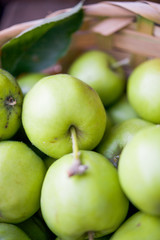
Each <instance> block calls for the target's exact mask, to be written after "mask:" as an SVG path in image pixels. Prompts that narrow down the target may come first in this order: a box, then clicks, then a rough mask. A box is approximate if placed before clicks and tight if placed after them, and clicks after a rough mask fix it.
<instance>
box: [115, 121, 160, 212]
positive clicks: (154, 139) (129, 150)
mask: <svg viewBox="0 0 160 240" xmlns="http://www.w3.org/2000/svg"><path fill="white" fill-rule="evenodd" d="M159 144H160V126H159V125H157V126H151V127H147V128H144V129H142V130H141V131H139V132H138V133H137V134H136V135H135V136H134V137H133V138H132V140H131V141H130V142H129V143H128V144H127V145H126V146H125V148H124V149H123V151H122V153H121V155H120V160H119V165H118V174H119V179H120V184H121V186H122V189H123V191H124V192H125V194H126V196H127V197H128V199H129V200H130V201H131V202H132V203H133V205H135V206H136V207H137V208H138V209H139V210H141V211H143V212H145V213H148V214H151V215H155V216H160V207H159V206H160V194H159V193H160V174H159V173H160V147H159Z"/></svg>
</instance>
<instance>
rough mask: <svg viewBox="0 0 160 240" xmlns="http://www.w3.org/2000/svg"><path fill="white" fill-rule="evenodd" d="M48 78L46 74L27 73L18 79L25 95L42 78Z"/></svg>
mask: <svg viewBox="0 0 160 240" xmlns="http://www.w3.org/2000/svg"><path fill="white" fill-rule="evenodd" d="M44 77H46V74H44V73H27V74H25V75H22V76H20V77H18V78H17V82H18V84H19V86H20V88H21V90H22V93H23V95H26V94H27V92H28V91H29V90H30V89H31V88H32V87H33V86H34V85H35V84H36V83H37V82H38V81H39V80H40V79H42V78H44Z"/></svg>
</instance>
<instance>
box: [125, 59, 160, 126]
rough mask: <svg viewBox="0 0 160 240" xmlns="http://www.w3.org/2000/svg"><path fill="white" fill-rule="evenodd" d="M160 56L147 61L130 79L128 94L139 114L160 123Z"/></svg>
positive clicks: (137, 68)
mask: <svg viewBox="0 0 160 240" xmlns="http://www.w3.org/2000/svg"><path fill="white" fill-rule="evenodd" d="M159 93H160V58H156V59H152V60H148V61H145V62H144V63H142V64H140V65H139V66H138V67H136V68H135V69H134V71H133V72H132V74H131V75H130V77H129V79H128V84H127V96H128V100H129V102H130V104H131V105H132V107H133V108H134V109H135V111H136V112H137V114H138V115H139V116H140V117H141V118H143V119H145V120H148V121H151V122H154V123H160V111H159V109H160V97H159Z"/></svg>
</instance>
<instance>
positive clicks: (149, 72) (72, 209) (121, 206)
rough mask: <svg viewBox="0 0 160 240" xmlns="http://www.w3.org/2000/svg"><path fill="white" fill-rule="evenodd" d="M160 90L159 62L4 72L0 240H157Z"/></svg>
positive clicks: (0, 87)
mask: <svg viewBox="0 0 160 240" xmlns="http://www.w3.org/2000/svg"><path fill="white" fill-rule="evenodd" d="M159 93H160V59H151V60H147V61H145V62H143V63H141V64H140V65H139V66H137V67H136V68H135V69H133V70H132V71H131V73H130V74H129V76H126V74H125V71H124V70H123V66H120V64H119V62H117V61H116V59H115V58H114V57H113V56H111V55H109V54H107V53H106V52H102V51H99V50H90V51H87V52H85V53H83V54H82V55H81V56H79V57H78V58H77V59H75V60H74V62H73V63H72V64H71V65H70V67H69V69H68V72H66V73H60V74H55V75H45V74H43V73H30V74H26V75H24V76H23V75H22V76H20V77H19V78H16V79H15V78H14V77H13V76H12V75H11V74H10V73H8V72H7V71H5V69H0V118H1V121H0V196H1V197H0V239H4V240H29V239H30V240H52V239H57V240H83V239H89V240H93V239H101V240H102V239H110V240H128V239H129V240H139V239H141V240H149V239H154V240H159V239H160V126H159V123H160V94H159Z"/></svg>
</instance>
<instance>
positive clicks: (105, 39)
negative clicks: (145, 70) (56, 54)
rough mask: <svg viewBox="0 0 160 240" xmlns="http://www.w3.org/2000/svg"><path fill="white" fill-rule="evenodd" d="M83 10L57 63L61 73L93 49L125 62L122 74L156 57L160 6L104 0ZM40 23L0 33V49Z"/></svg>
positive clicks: (159, 49)
mask: <svg viewBox="0 0 160 240" xmlns="http://www.w3.org/2000/svg"><path fill="white" fill-rule="evenodd" d="M83 9H84V14H85V17H84V21H83V24H82V27H81V29H80V30H79V31H78V32H76V33H75V34H74V35H73V38H72V44H71V47H70V49H69V51H68V54H67V55H66V56H65V57H64V58H63V59H61V60H60V64H61V65H62V71H63V72H65V71H66V69H67V67H68V65H69V64H70V63H71V61H72V60H73V59H74V57H76V56H77V54H80V53H81V52H83V51H85V50H88V49H93V48H94V49H95V48H96V49H101V50H104V51H107V52H108V53H111V54H112V55H113V56H115V57H116V59H117V60H121V59H128V60H129V61H130V65H129V69H128V68H126V71H128V70H131V69H132V68H133V67H135V66H136V65H138V64H139V63H140V62H142V61H144V60H146V59H148V58H155V57H160V4H158V3H154V2H149V1H143V2H140V1H137V2H111V1H104V2H100V3H96V4H91V5H84V6H83ZM67 10H68V9H64V10H60V11H57V12H54V13H52V14H50V15H48V16H46V17H53V16H54V15H57V14H60V13H63V12H65V11H67ZM40 21H41V19H40V20H36V21H31V22H25V23H21V24H17V25H14V26H12V27H9V28H7V29H5V30H2V31H0V48H1V46H2V45H3V44H4V43H5V42H7V41H8V40H9V39H11V38H13V37H15V36H16V35H18V34H19V33H21V32H22V31H23V30H25V29H27V28H29V27H31V26H33V25H35V24H37V23H39V22H40Z"/></svg>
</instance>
